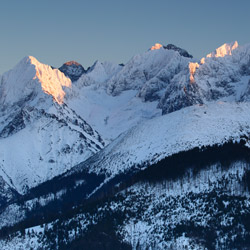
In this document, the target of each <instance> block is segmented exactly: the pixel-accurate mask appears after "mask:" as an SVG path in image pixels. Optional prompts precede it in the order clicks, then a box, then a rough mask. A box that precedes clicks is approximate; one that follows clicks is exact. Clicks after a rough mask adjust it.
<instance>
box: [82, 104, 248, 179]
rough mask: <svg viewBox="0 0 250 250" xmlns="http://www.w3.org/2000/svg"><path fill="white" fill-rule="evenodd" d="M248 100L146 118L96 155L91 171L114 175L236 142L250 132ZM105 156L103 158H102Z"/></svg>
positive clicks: (202, 106)
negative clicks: (206, 147) (185, 153)
mask: <svg viewBox="0 0 250 250" xmlns="http://www.w3.org/2000/svg"><path fill="white" fill-rule="evenodd" d="M249 109H250V103H238V104H236V103H224V102H219V103H210V104H209V105H196V106H192V107H188V108H184V109H182V110H179V111H176V112H173V113H170V114H167V115H164V116H161V117H156V118H154V119H151V120H149V121H146V122H144V123H142V124H140V125H138V126H136V127H134V128H132V129H131V130H129V131H128V132H126V133H124V134H122V135H121V136H119V137H118V138H117V139H116V140H115V141H113V142H112V143H111V144H109V145H108V146H107V147H106V148H105V149H104V150H102V151H101V152H99V153H97V154H96V155H95V160H94V164H93V161H91V160H90V162H91V163H92V165H91V166H88V161H86V163H85V165H86V166H88V167H90V171H94V172H100V171H103V170H104V172H106V174H108V175H111V176H114V175H116V174H118V173H120V172H124V171H126V170H128V169H129V168H130V167H132V166H134V165H136V164H141V163H145V162H146V163H151V164H152V163H155V162H158V161H159V160H161V159H163V158H165V157H167V156H170V155H173V154H175V153H178V152H181V151H187V150H190V149H192V148H195V147H203V146H209V145H215V144H223V143H224V142H227V141H229V140H233V141H239V140H240V139H241V137H242V136H247V137H249V134H250V116H249ZM104 156H105V157H104Z"/></svg>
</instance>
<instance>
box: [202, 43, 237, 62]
mask: <svg viewBox="0 0 250 250" xmlns="http://www.w3.org/2000/svg"><path fill="white" fill-rule="evenodd" d="M238 47H239V44H238V42H237V41H235V42H231V43H225V44H223V45H222V46H220V47H219V48H217V49H216V50H215V51H214V52H212V53H210V54H208V55H207V56H206V57H207V58H210V57H225V56H228V55H229V56H231V55H232V51H233V50H235V49H237V48H238ZM203 63H205V58H204V57H203V58H202V59H201V64H203Z"/></svg>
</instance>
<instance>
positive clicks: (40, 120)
mask: <svg viewBox="0 0 250 250" xmlns="http://www.w3.org/2000/svg"><path fill="white" fill-rule="evenodd" d="M70 87H71V81H70V79H69V78H67V77H65V75H64V74H63V73H61V72H60V71H59V70H57V69H52V68H51V67H50V66H48V65H44V64H41V63H40V62H38V61H37V60H36V59H35V58H33V57H25V58H24V59H23V60H21V62H20V63H19V64H17V66H16V67H15V68H14V69H13V70H11V71H9V72H7V73H5V74H3V76H2V78H1V84H0V93H1V95H0V104H1V113H0V169H1V178H3V180H4V181H5V182H6V183H7V185H9V186H10V187H12V188H13V189H14V190H17V191H18V192H19V193H23V192H25V191H26V190H27V189H28V188H30V187H33V186H36V185H38V184H39V183H41V182H43V181H46V180H48V179H51V178H53V177H54V176H56V175H58V174H61V173H63V172H65V171H66V170H68V169H70V168H72V167H73V166H74V165H76V164H77V163H79V162H81V161H83V160H84V159H87V158H88V157H89V156H91V155H92V154H94V153H96V152H97V151H99V150H100V149H101V148H102V147H103V146H104V142H103V140H102V138H101V137H100V135H99V134H98V133H97V132H96V131H95V130H93V129H92V128H91V126H90V125H88V124H87V123H86V122H85V121H84V120H83V119H82V118H81V117H80V116H79V115H77V114H76V113H75V111H74V110H72V109H70V108H69V107H68V106H67V105H66V104H64V97H65V91H64V90H65V88H70Z"/></svg>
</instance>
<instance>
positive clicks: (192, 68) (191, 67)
mask: <svg viewBox="0 0 250 250" xmlns="http://www.w3.org/2000/svg"><path fill="white" fill-rule="evenodd" d="M188 67H189V73H190V83H194V82H195V80H194V74H195V71H196V69H197V68H199V67H200V65H199V64H198V63H196V62H190V63H189V65H188Z"/></svg>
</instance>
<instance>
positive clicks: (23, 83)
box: [0, 56, 71, 106]
mask: <svg viewBox="0 0 250 250" xmlns="http://www.w3.org/2000/svg"><path fill="white" fill-rule="evenodd" d="M64 87H68V88H70V87H71V80H70V79H69V78H68V77H66V76H65V75H64V74H63V73H62V72H61V71H59V70H58V69H52V68H51V67H50V66H49V65H46V64H42V63H40V62H39V61H38V60H37V59H36V58H34V57H32V56H27V57H24V58H23V59H22V60H21V61H20V62H19V63H18V64H17V65H16V66H15V67H14V68H13V69H12V70H10V71H8V72H6V73H4V74H3V76H2V78H1V82H0V93H1V94H0V103H1V104H2V105H3V106H5V105H13V104H15V103H17V102H20V101H22V100H25V99H27V98H28V97H31V96H32V97H33V99H34V98H35V97H37V96H38V97H39V98H44V93H45V94H48V95H51V96H52V97H53V99H54V101H56V102H57V103H59V104H62V103H63V101H64V96H65V92H64V90H63V88H64ZM41 90H42V91H41Z"/></svg>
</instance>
